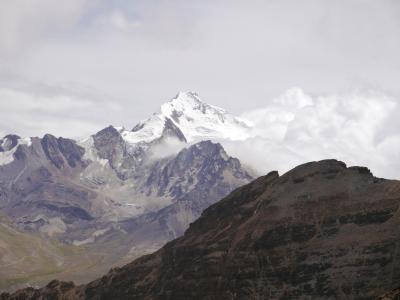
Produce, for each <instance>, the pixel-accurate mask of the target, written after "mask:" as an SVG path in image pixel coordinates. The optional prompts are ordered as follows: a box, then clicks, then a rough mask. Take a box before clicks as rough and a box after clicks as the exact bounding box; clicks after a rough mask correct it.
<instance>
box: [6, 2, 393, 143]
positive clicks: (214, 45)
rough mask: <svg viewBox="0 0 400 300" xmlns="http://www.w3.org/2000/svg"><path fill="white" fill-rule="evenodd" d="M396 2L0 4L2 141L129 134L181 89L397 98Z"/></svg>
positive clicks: (237, 109)
mask: <svg viewBox="0 0 400 300" xmlns="http://www.w3.org/2000/svg"><path fill="white" fill-rule="evenodd" d="M399 49H400V1H398V0H379V1H377V0H336V1H329V0H326V1H323V0H304V1H299V0H291V1H289V0H279V1H274V0H269V1H232V0H230V1H208V0H205V1H173V0H169V1H162V0H158V1H152V0H146V1H134V0H133V1H122V0H120V1H118V0H111V1H110V0H91V1H89V0H69V1H54V0H13V1H9V0H0V133H8V132H16V133H19V134H21V135H42V134H43V133H45V132H51V133H54V134H57V135H63V136H73V137H75V136H83V135H86V134H89V133H93V132H94V131H96V130H98V129H101V128H102V127H104V126H106V125H109V124H115V125H125V126H127V127H129V128H130V127H132V126H133V125H134V124H135V123H136V122H137V121H139V120H140V119H142V118H144V117H147V116H148V115H149V114H150V113H152V112H153V111H155V110H157V109H158V107H159V105H160V104H161V103H163V102H165V101H167V100H169V99H170V98H171V97H173V96H174V95H175V94H176V93H177V92H178V91H180V90H183V91H185V90H194V91H197V92H198V93H199V94H200V96H201V97H202V99H203V100H205V101H206V102H208V103H211V104H215V105H218V106H221V107H224V108H226V109H228V110H229V111H231V112H232V113H234V114H241V113H242V112H243V111H251V110H253V109H255V108H258V107H264V106H266V105H268V103H269V101H270V99H272V98H275V97H276V96H278V95H279V94H281V93H282V92H284V91H285V90H287V89H288V88H291V87H293V86H299V87H301V88H303V89H304V90H305V91H307V92H308V93H311V94H320V93H339V92H342V91H346V90H351V89H354V88H373V89H377V90H383V91H388V92H389V93H390V94H392V95H398V94H399V93H400V84H399V78H400V55H399Z"/></svg>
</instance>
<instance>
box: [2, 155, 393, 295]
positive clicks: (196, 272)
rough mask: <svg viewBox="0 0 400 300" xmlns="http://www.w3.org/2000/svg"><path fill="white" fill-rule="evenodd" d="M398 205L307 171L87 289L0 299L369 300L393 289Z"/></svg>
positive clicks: (212, 212)
mask: <svg viewBox="0 0 400 300" xmlns="http://www.w3.org/2000/svg"><path fill="white" fill-rule="evenodd" d="M399 205H400V182H399V181H395V180H385V179H379V178H375V177H374V176H373V175H372V174H371V173H370V171H369V170H368V169H367V168H364V167H349V168H348V167H346V165H345V164H344V163H342V162H339V161H335V160H327V161H320V162H312V163H308V164H304V165H301V166H299V167H297V168H295V169H293V170H291V171H289V172H288V173H286V174H284V175H282V176H279V175H278V174H277V173H276V172H271V173H270V174H268V175H266V176H264V177H260V178H258V179H257V180H255V181H253V182H252V183H250V184H248V185H246V186H244V187H241V188H238V189H236V190H235V191H234V192H232V193H231V194H230V195H229V196H227V197H226V198H224V199H223V200H221V201H220V202H218V203H217V204H215V205H212V206H211V207H209V208H208V209H206V210H205V211H204V212H203V213H202V215H201V217H200V218H199V219H198V220H197V221H195V222H194V223H193V224H192V225H191V226H190V228H189V229H188V230H187V231H186V232H185V235H184V236H183V237H181V238H178V239H176V240H174V241H172V242H170V243H168V244H167V245H165V246H164V247H163V248H162V249H160V250H159V251H157V252H155V253H154V254H151V255H147V256H144V257H142V258H140V259H137V260H136V261H134V262H132V263H130V264H128V265H126V266H125V267H123V268H117V269H113V270H111V271H110V272H109V273H108V274H107V275H105V276H104V277H102V278H100V279H98V280H96V281H94V282H91V283H89V284H87V285H84V286H80V287H75V286H73V285H71V284H69V285H68V284H65V283H60V282H52V283H51V284H50V285H49V286H47V287H46V288H44V289H41V290H33V289H31V290H23V291H19V292H18V293H16V294H14V295H11V296H10V295H3V299H39V297H40V296H43V295H50V294H49V293H52V294H51V295H64V296H65V297H66V299H299V298H303V299H307V298H314V299H338V298H339V299H346V298H351V299H375V298H376V297H378V296H379V295H383V294H385V292H387V291H391V290H394V289H395V288H396V287H398V286H399V285H400V263H399V259H400V251H399V250H398V249H399V246H400V231H399V225H400V215H399ZM18 297H26V298H18Z"/></svg>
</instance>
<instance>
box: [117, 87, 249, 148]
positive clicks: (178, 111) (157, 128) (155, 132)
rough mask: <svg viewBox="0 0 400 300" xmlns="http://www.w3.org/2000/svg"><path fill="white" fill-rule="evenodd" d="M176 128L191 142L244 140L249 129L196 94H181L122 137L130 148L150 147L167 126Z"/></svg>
mask: <svg viewBox="0 0 400 300" xmlns="http://www.w3.org/2000/svg"><path fill="white" fill-rule="evenodd" d="M167 125H168V126H174V127H176V131H179V132H181V133H182V134H183V135H184V138H185V139H186V141H187V142H193V141H198V140H204V139H230V140H244V139H246V138H247V137H248V134H249V125H248V124H247V123H246V122H245V121H244V120H241V119H240V118H238V117H235V116H233V115H231V114H229V113H228V112H227V111H226V110H224V109H222V108H220V107H217V106H214V105H210V104H207V103H205V102H203V101H202V100H201V99H200V97H199V96H198V94H197V93H195V92H179V93H178V94H177V95H176V96H175V97H174V98H173V99H171V100H170V101H168V102H166V103H164V104H163V105H161V109H160V112H159V113H155V114H153V115H152V116H151V117H149V118H148V119H146V120H144V121H142V122H140V123H138V124H137V125H136V126H135V127H134V128H133V129H132V130H131V131H128V130H122V131H121V135H122V137H123V138H124V140H125V141H126V142H127V143H129V144H137V143H142V142H144V143H149V142H152V141H154V140H156V139H159V138H160V137H161V136H162V135H163V132H164V130H165V128H166V126H167Z"/></svg>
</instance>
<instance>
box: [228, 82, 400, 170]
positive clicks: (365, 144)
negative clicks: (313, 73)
mask: <svg viewBox="0 0 400 300" xmlns="http://www.w3.org/2000/svg"><path fill="white" fill-rule="evenodd" d="M399 114H400V105H399V101H398V99H396V98H394V97H392V96H389V95H387V94H385V93H382V92H377V91H373V90H357V91H353V92H349V93H343V94H337V95H309V94H306V93H305V92H304V91H302V90H301V89H299V88H293V89H290V90H288V91H287V92H285V93H284V94H282V95H281V96H280V97H278V98H276V99H274V100H273V101H271V104H269V105H268V106H266V107H264V108H261V109H256V110H252V111H249V112H246V113H244V114H243V115H242V117H243V118H244V119H247V120H251V122H252V123H253V129H252V135H253V137H252V138H250V139H248V140H246V141H245V142H244V143H236V142H227V141H222V143H223V144H224V145H225V147H226V149H227V150H228V152H229V153H230V154H231V155H235V156H237V157H239V158H240V159H241V160H242V161H243V162H246V163H248V164H249V165H250V166H252V167H253V168H255V169H256V170H258V171H259V172H260V173H265V172H268V171H270V170H272V169H277V170H279V171H280V172H285V171H287V170H289V169H291V168H293V167H294V166H296V165H298V164H301V163H305V162H308V161H314V160H320V159H329V158H336V159H339V160H343V161H344V162H346V163H347V164H349V165H363V166H368V167H369V168H370V169H371V170H372V171H373V172H374V174H375V175H377V176H382V177H383V176H384V177H389V178H400V150H399V149H400V131H399V130H398V128H400V127H399V126H400V120H399V118H398V116H399Z"/></svg>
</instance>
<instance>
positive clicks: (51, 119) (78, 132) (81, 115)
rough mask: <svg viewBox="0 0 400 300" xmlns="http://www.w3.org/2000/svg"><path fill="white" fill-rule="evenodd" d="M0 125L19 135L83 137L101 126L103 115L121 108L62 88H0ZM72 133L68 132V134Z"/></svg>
mask: <svg viewBox="0 0 400 300" xmlns="http://www.w3.org/2000/svg"><path fill="white" fill-rule="evenodd" d="M0 107H1V110H0V128H1V131H2V136H3V135H4V134H8V133H14V134H19V135H21V136H42V135H44V134H46V133H52V134H54V135H57V136H64V137H76V138H79V137H83V136H87V135H90V134H93V133H95V132H97V131H98V130H100V129H101V128H103V127H104V121H103V119H104V115H118V114H119V112H120V111H121V108H120V107H119V106H118V105H115V104H112V103H110V102H106V101H103V100H100V99H96V98H94V97H87V96H86V95H84V94H81V95H80V94H77V93H75V94H73V93H70V92H67V91H65V90H64V89H61V88H59V89H56V88H54V87H53V88H50V87H47V88H45V87H43V86H42V87H41V88H40V89H36V90H33V89H32V88H21V87H20V88H15V87H0ZM71 133H72V134H71Z"/></svg>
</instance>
